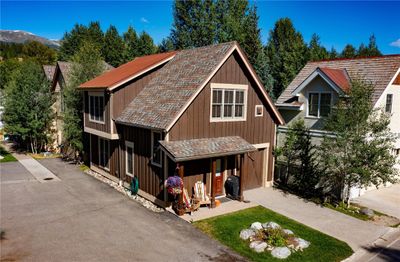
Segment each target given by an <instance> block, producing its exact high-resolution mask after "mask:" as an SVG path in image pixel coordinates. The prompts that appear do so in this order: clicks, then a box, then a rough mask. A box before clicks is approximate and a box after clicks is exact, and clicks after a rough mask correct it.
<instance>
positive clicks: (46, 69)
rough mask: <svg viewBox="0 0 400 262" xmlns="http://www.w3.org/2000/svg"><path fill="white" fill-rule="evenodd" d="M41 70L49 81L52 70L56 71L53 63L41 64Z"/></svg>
mask: <svg viewBox="0 0 400 262" xmlns="http://www.w3.org/2000/svg"><path fill="white" fill-rule="evenodd" d="M43 71H44V74H45V75H46V77H47V79H48V80H49V81H53V76H54V72H55V71H56V66H53V65H43Z"/></svg>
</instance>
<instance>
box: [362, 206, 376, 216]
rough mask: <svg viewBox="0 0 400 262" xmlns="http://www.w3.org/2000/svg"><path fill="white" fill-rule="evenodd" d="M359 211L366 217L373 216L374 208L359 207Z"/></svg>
mask: <svg viewBox="0 0 400 262" xmlns="http://www.w3.org/2000/svg"><path fill="white" fill-rule="evenodd" d="M360 213H361V214H364V215H366V216H368V217H373V216H374V210H372V209H369V208H367V207H364V208H361V209H360Z"/></svg>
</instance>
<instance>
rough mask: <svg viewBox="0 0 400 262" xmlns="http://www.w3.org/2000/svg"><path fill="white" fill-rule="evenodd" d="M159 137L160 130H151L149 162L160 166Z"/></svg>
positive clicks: (160, 137)
mask: <svg viewBox="0 0 400 262" xmlns="http://www.w3.org/2000/svg"><path fill="white" fill-rule="evenodd" d="M161 139H162V136H161V132H157V131H152V132H151V144H152V146H151V162H152V163H153V164H154V165H156V166H161V148H160V143H159V141H160V140H161Z"/></svg>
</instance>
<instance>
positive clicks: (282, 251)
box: [271, 247, 291, 259]
mask: <svg viewBox="0 0 400 262" xmlns="http://www.w3.org/2000/svg"><path fill="white" fill-rule="evenodd" d="M290 254H291V252H290V249H289V248H287V247H276V248H274V249H273V250H272V251H271V255H272V256H273V257H276V258H279V259H285V258H287V257H288V256H290Z"/></svg>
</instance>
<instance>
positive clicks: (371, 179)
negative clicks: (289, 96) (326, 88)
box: [320, 81, 396, 205]
mask: <svg viewBox="0 0 400 262" xmlns="http://www.w3.org/2000/svg"><path fill="white" fill-rule="evenodd" d="M373 94H374V87H373V86H372V85H370V84H368V83H364V82H363V81H354V82H352V84H351V88H350V93H349V94H348V96H346V97H343V98H341V99H340V100H339V102H338V104H337V105H336V107H335V109H334V110H333V111H332V113H331V116H330V117H329V119H328V121H327V123H326V129H327V130H329V131H332V132H334V133H335V137H325V138H324V140H323V143H322V145H321V150H320V160H321V162H322V164H323V166H324V169H325V170H326V171H327V173H326V174H325V175H324V176H323V178H324V180H323V185H324V188H325V190H329V191H331V192H341V198H342V200H343V201H346V202H347V205H349V203H350V189H351V188H352V187H368V186H371V185H375V186H379V185H381V184H384V183H386V182H394V181H395V177H396V169H395V168H394V165H395V163H396V160H395V157H394V156H393V155H391V152H390V151H391V149H392V148H393V142H394V137H393V134H391V133H390V129H389V123H390V118H389V116H388V115H387V114H386V113H384V112H381V111H380V110H378V109H374V107H373V105H372V103H371V102H369V103H368V102H367V101H373V99H372V97H373Z"/></svg>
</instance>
